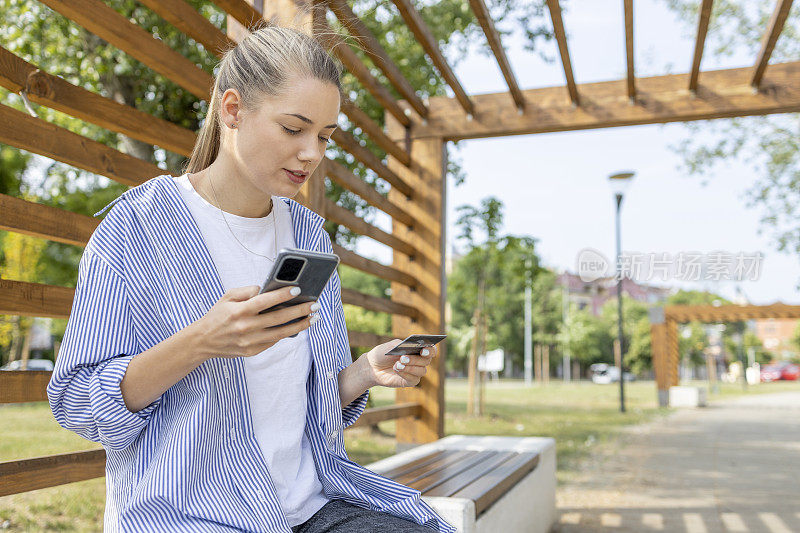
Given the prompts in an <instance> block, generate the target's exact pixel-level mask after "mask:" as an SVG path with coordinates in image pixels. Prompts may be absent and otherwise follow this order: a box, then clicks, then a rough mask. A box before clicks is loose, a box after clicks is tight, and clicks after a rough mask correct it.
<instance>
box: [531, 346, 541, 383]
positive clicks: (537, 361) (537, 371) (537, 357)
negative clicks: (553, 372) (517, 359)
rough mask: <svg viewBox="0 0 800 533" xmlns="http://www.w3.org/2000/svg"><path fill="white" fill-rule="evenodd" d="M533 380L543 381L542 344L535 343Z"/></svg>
mask: <svg viewBox="0 0 800 533" xmlns="http://www.w3.org/2000/svg"><path fill="white" fill-rule="evenodd" d="M533 380H534V381H535V382H536V383H541V382H542V345H541V344H534V345H533Z"/></svg>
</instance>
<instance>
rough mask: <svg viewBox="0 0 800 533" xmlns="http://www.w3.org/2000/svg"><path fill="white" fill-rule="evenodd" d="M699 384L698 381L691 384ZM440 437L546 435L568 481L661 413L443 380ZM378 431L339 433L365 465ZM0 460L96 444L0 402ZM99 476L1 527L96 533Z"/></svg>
mask: <svg viewBox="0 0 800 533" xmlns="http://www.w3.org/2000/svg"><path fill="white" fill-rule="evenodd" d="M696 385H698V386H705V384H704V383H701V382H698V383H696ZM788 390H800V383H786V382H779V383H770V384H766V385H760V386H756V387H748V391H747V394H760V393H765V392H782V391H788ZM445 391H446V400H447V417H446V421H445V432H446V433H447V434H470V435H513V436H546V437H553V438H555V439H556V450H557V454H558V470H559V479H560V480H561V481H564V480H568V479H569V475H570V472H572V471H574V470H575V469H576V468H577V467H578V465H579V460H580V459H581V458H583V457H584V456H586V455H587V454H589V453H590V452H591V450H592V449H593V447H594V446H596V445H598V444H601V443H606V442H611V441H612V439H614V438H615V436H616V435H618V434H619V431H620V429H621V428H623V427H624V426H628V425H631V424H638V423H642V422H646V421H650V420H654V419H657V418H658V417H659V416H662V415H663V414H665V413H666V410H662V409H659V408H658V407H657V405H656V391H655V386H654V384H653V383H652V382H636V383H631V384H627V385H626V400H627V402H626V404H627V407H628V412H627V413H625V414H623V413H620V412H619V388H618V387H617V386H615V385H593V384H590V383H573V384H570V385H564V384H562V383H560V382H555V381H554V382H551V384H550V385H548V386H546V387H542V386H535V387H531V388H527V387H525V386H524V385H523V384H522V383H520V382H513V381H504V382H500V383H490V384H488V385H487V387H486V397H485V413H484V415H483V416H482V417H479V418H476V417H468V416H467V415H466V397H467V385H466V383H465V381H464V380H448V381H447V385H446V389H445ZM739 394H743V391H742V387H741V385H738V384H720V393H719V394H718V395H711V396H710V399H711V401H712V402H713V401H714V399H716V398H721V397H728V396H733V395H739ZM372 400H373V405H374V406H380V405H387V404H391V403H393V401H394V391H392V390H389V389H383V388H376V389H374V390H373V391H372ZM379 428H380V429H379V431H378V432H373V431H370V430H369V429H366V428H357V429H353V430H349V431H347V432H345V436H346V442H347V449H348V452H349V454H350V456H351V458H352V459H353V460H355V461H357V462H359V463H362V464H366V463H370V462H373V461H376V460H378V459H382V458H384V457H387V456H389V455H392V454H393V453H394V450H395V441H394V437H393V435H394V422H393V421H387V422H382V423H381V424H380V426H379ZM0 435H2V439H0V461H10V460H14V459H24V458H29V457H37V456H43V455H51V454H55V453H64V452H71V451H78V450H88V449H94V448H99V445H97V444H95V443H93V442H89V441H86V440H84V439H82V438H81V437H78V436H77V435H75V434H74V433H71V432H69V431H67V430H65V429H63V428H61V427H59V426H58V424H56V422H55V421H54V420H53V417H52V414H51V413H50V410H49V408H48V405H47V404H46V403H32V404H20V405H0ZM104 483H105V482H104V479H102V478H101V479H93V480H89V481H82V482H79V483H72V484H69V485H62V486H59V487H52V488H48V489H41V490H36V491H31V492H27V493H23V494H16V495H12V496H6V497H0V530H3V529H4V530H6V531H26V532H27V531H100V530H102V523H103V510H104V506H105V484H104Z"/></svg>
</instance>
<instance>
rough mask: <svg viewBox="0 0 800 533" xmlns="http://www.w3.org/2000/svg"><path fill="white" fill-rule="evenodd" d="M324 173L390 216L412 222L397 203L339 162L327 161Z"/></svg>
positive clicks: (408, 223)
mask: <svg viewBox="0 0 800 533" xmlns="http://www.w3.org/2000/svg"><path fill="white" fill-rule="evenodd" d="M326 174H327V175H328V177H330V178H331V179H332V180H333V181H335V182H336V183H338V184H339V185H341V186H342V187H344V188H345V189H347V190H348V191H351V192H354V193H356V194H357V195H358V196H360V197H361V198H363V199H364V200H366V201H367V203H369V204H370V205H373V206H375V207H377V208H378V209H380V210H381V211H383V212H384V213H386V214H387V215H389V216H391V217H392V218H394V219H397V220H399V221H401V222H402V223H403V224H407V225H409V226H411V225H413V224H414V219H413V218H412V217H411V215H409V214H408V213H407V212H406V211H405V210H404V209H403V208H401V207H398V206H397V204H395V203H394V202H392V201H390V200H389V199H388V198H386V197H385V196H383V195H382V194H381V193H379V192H378V191H376V190H375V188H374V187H372V186H371V185H370V184H368V183H366V182H365V181H364V180H362V179H361V178H359V177H358V176H356V175H355V174H353V173H352V172H350V170H349V169H348V168H346V167H345V166H343V165H341V164H340V163H338V162H336V161H333V160H330V161H328V166H327V168H326Z"/></svg>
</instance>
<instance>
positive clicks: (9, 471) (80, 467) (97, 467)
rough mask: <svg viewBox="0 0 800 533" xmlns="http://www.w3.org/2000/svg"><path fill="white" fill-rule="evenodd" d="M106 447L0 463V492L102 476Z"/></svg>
mask: <svg viewBox="0 0 800 533" xmlns="http://www.w3.org/2000/svg"><path fill="white" fill-rule="evenodd" d="M105 474H106V451H105V450H103V449H100V450H89V451H84V452H72V453H61V454H58V455H50V456H47V457H35V458H33V459H20V460H17V461H5V462H2V463H0V496H8V495H10V494H19V493H20V492H27V491H30V490H36V489H44V488H47V487H55V486H57V485H64V484H65V483H74V482H76V481H84V480H87V479H94V478H98V477H103V476H105Z"/></svg>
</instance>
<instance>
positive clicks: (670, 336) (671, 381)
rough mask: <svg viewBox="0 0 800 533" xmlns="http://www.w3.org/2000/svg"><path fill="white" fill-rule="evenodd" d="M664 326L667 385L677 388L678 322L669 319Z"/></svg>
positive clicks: (678, 361)
mask: <svg viewBox="0 0 800 533" xmlns="http://www.w3.org/2000/svg"><path fill="white" fill-rule="evenodd" d="M664 324H665V325H666V332H667V369H666V370H667V372H666V373H667V384H668V386H669V387H677V386H678V383H679V381H680V380H679V377H680V376H678V366H679V365H680V357H681V356H680V345H679V344H678V322H677V321H676V320H675V319H672V318H669V317H667V319H666V320H665V322H664Z"/></svg>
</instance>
